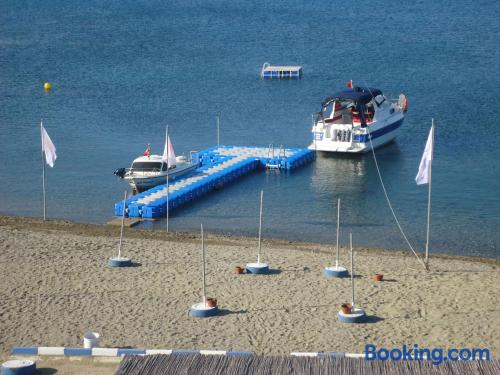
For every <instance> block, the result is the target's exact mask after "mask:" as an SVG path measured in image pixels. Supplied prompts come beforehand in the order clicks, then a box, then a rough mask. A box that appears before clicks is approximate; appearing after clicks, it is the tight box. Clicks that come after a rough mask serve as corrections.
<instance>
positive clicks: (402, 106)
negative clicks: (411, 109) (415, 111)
mask: <svg viewBox="0 0 500 375" xmlns="http://www.w3.org/2000/svg"><path fill="white" fill-rule="evenodd" d="M351 86H352V84H351ZM406 110H407V101H406V97H405V96H404V95H403V94H401V95H400V96H399V99H397V100H389V99H387V98H386V97H385V96H384V94H382V91H380V90H379V89H375V88H369V87H352V88H351V89H350V90H345V91H341V92H339V93H337V94H335V95H333V96H331V97H329V98H327V99H325V100H324V101H323V103H322V106H321V111H320V112H319V113H317V116H316V118H315V120H314V123H313V126H312V133H313V143H311V145H309V149H312V150H317V151H325V152H351V153H364V152H368V151H370V150H371V149H372V146H373V148H377V147H379V146H382V145H384V144H386V143H389V142H390V141H392V140H393V139H394V137H396V134H397V131H398V130H399V128H400V127H401V125H402V124H403V120H404V112H406ZM370 137H371V142H370Z"/></svg>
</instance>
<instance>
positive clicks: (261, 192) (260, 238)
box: [257, 190, 264, 264]
mask: <svg viewBox="0 0 500 375" xmlns="http://www.w3.org/2000/svg"><path fill="white" fill-rule="evenodd" d="M263 199H264V190H261V191H260V215H259V251H258V253H257V263H258V264H260V249H261V241H262V201H263Z"/></svg>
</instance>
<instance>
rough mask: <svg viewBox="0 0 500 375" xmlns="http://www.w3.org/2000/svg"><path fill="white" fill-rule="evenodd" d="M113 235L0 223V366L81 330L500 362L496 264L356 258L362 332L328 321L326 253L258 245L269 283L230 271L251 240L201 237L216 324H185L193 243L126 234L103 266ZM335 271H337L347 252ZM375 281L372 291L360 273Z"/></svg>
mask: <svg viewBox="0 0 500 375" xmlns="http://www.w3.org/2000/svg"><path fill="white" fill-rule="evenodd" d="M118 235H119V228H117V227H111V226H98V225H84V224H76V223H70V222H65V221H52V220H51V221H48V222H46V223H43V222H42V221H40V220H38V219H29V218H16V217H0V274H1V288H0V332H1V336H0V356H1V357H4V358H5V357H6V356H7V355H8V352H9V350H10V349H11V348H12V347H13V346H81V345H82V336H83V333H84V332H86V331H88V330H92V331H96V332H99V333H100V334H101V336H102V337H103V345H105V346H108V347H143V348H164V349H214V350H216V349H219V350H248V351H255V352H257V353H259V354H289V353H290V352H292V351H311V352H316V351H343V352H354V353H359V352H362V351H363V349H364V345H365V344H367V343H371V344H375V345H377V346H378V347H383V346H385V347H389V348H393V347H401V345H402V344H407V345H413V344H418V345H419V346H420V347H431V348H434V347H443V348H462V347H466V348H469V347H480V348H484V347H486V348H489V349H490V351H491V353H492V354H493V355H499V354H500V309H499V296H500V288H499V286H500V273H499V270H500V268H499V266H500V262H499V260H492V259H490V260H488V259H478V258H454V257H449V256H441V257H433V258H432V259H431V272H429V273H426V272H424V271H423V270H422V267H421V265H420V264H419V263H418V262H417V261H416V260H415V258H414V257H413V256H412V255H409V254H405V253H402V252H384V251H379V250H370V249H356V253H355V260H356V274H357V277H356V279H355V285H356V302H357V304H358V305H359V306H361V307H362V308H364V309H365V310H366V312H367V314H368V315H369V322H368V323H365V324H359V325H346V324H342V323H339V322H337V319H336V314H337V311H338V310H339V308H340V304H341V303H343V302H350V281H349V280H348V279H331V278H326V277H324V276H323V275H322V269H323V268H324V267H325V266H329V265H332V247H329V246H323V245H315V244H304V243H296V242H287V241H264V243H263V256H264V259H265V261H267V262H268V263H269V265H270V267H271V268H272V273H271V274H270V275H266V276H263V275H260V276H256V275H246V274H245V275H237V274H235V273H234V267H235V266H237V265H241V266H244V264H245V263H246V262H253V261H255V258H256V249H257V242H256V240H255V239H252V238H237V237H223V236H215V235H209V236H208V237H207V239H206V254H207V294H208V296H210V297H216V298H217V299H218V301H219V306H220V308H221V309H222V315H221V316H219V317H215V318H210V319H196V318H191V317H190V316H189V313H188V311H189V307H190V306H191V305H192V304H194V303H197V302H199V301H201V268H200V267H201V250H200V240H199V236H198V235H195V234H175V233H172V234H166V233H163V232H158V231H156V232H154V231H145V230H138V229H137V228H134V229H126V230H125V239H124V244H123V253H124V255H126V256H129V257H132V258H133V259H134V260H136V261H137V262H139V263H140V265H137V266H136V267H132V268H127V269H110V268H108V267H107V266H106V260H107V258H108V257H109V256H110V255H112V254H116V251H117V247H118ZM341 264H343V265H346V266H348V265H349V257H348V252H347V251H346V249H341ZM375 273H383V274H384V278H385V280H386V281H384V282H381V283H377V282H375V281H373V279H372V275H373V274H375Z"/></svg>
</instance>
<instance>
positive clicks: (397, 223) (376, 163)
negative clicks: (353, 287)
mask: <svg viewBox="0 0 500 375" xmlns="http://www.w3.org/2000/svg"><path fill="white" fill-rule="evenodd" d="M365 86H366V87H367V88H368V90H369V91H370V93H371V90H370V88H369V87H368V85H366V82H365ZM372 96H373V94H372ZM366 130H367V131H368V139H369V140H370V147H371V149H372V155H373V160H374V161H375V167H376V169H377V174H378V178H379V180H380V185H382V190H383V192H384V195H385V199H386V201H387V204H388V205H389V209H390V210H391V213H392V216H393V217H394V220H395V221H396V225H397V226H398V228H399V231H400V232H401V234H402V235H403V238H404V239H405V241H406V243H407V244H408V247H409V248H410V250H411V251H412V252H413V254H414V255H415V256H416V257H417V260H418V261H419V262H420V263H422V265H423V266H424V268H425V269H427V267H426V265H425V263H424V261H423V260H422V259H421V258H420V257H419V256H418V254H417V252H416V251H415V249H414V248H413V246H412V245H411V243H410V241H409V240H408V237H406V234H405V232H404V230H403V227H402V226H401V224H400V223H399V220H398V218H397V216H396V212H394V208H393V207H392V203H391V200H390V199H389V194H387V189H386V188H385V184H384V180H383V179H382V173H380V168H379V166H378V161H377V156H376V155H375V148H374V147H373V143H372V134H371V133H370V128H369V127H368V125H367V126H366Z"/></svg>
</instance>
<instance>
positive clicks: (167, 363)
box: [116, 354, 500, 375]
mask: <svg viewBox="0 0 500 375" xmlns="http://www.w3.org/2000/svg"><path fill="white" fill-rule="evenodd" d="M139 374H148V375H162V374H211V375H213V374H227V375H232V374H245V375H254V374H255V375H257V374H259V375H264V374H266V375H280V374H293V375H302V374H339V375H342V374H346V375H347V374H349V375H354V374H366V375H378V374H380V375H386V374H401V375H403V374H404V375H408V374H409V375H412V374H415V375H416V374H450V375H451V374H485V375H490V374H491V375H493V374H495V375H496V374H500V362H499V361H498V360H492V361H458V362H443V363H442V364H440V365H439V366H435V365H433V364H432V363H431V362H429V361H410V362H408V361H405V362H392V361H385V362H382V361H365V360H364V359H355V358H336V357H289V356H281V357H265V356H242V357H233V356H222V355H220V356H219V355H200V354H189V355H179V354H177V355H176V354H172V355H164V354H160V355H150V356H144V357H142V356H129V357H125V358H124V359H123V361H122V362H121V364H120V367H119V368H118V370H117V372H116V375H139Z"/></svg>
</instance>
